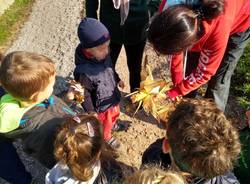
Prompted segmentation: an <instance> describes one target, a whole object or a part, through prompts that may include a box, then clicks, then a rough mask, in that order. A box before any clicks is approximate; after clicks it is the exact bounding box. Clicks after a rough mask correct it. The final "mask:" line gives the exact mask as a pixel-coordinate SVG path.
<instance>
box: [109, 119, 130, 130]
mask: <svg viewBox="0 0 250 184" xmlns="http://www.w3.org/2000/svg"><path fill="white" fill-rule="evenodd" d="M130 124H131V122H127V121H121V122H120V121H119V122H117V123H116V124H115V125H114V126H113V128H112V131H115V132H120V131H126V130H128V128H129V127H130Z"/></svg>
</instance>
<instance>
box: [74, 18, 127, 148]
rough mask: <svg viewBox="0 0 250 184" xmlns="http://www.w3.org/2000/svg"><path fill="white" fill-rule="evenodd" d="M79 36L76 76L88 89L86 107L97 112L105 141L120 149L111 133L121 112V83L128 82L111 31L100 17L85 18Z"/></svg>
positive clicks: (85, 97)
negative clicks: (114, 58)
mask: <svg viewBox="0 0 250 184" xmlns="http://www.w3.org/2000/svg"><path fill="white" fill-rule="evenodd" d="M78 37H79V40H80V42H81V43H80V44H79V45H78V47H77V48H76V52H75V64H76V68H75V71H74V76H75V80H76V81H78V82H80V83H81V84H82V86H83V87H84V89H85V95H84V99H85V101H84V103H83V108H84V109H85V110H86V111H87V112H91V111H94V112H97V114H98V118H99V119H100V120H101V122H102V124H103V131H104V139H105V141H107V142H108V143H109V144H110V145H111V146H112V147H113V148H118V147H119V143H118V141H117V140H116V139H115V138H113V137H112V136H111V129H112V127H113V126H114V125H115V123H116V119H117V118H118V117H119V114H120V109H119V102H120V92H119V89H118V87H117V85H119V87H121V88H124V83H123V81H121V80H120V78H119V76H118V74H117V73H116V72H115V70H114V68H113V66H112V62H111V58H110V55H109V42H110V36H109V32H108V30H107V29H106V28H105V26H104V25H103V24H102V23H101V22H99V21H98V20H96V19H93V18H84V19H83V20H82V21H81V23H80V25H79V27H78Z"/></svg>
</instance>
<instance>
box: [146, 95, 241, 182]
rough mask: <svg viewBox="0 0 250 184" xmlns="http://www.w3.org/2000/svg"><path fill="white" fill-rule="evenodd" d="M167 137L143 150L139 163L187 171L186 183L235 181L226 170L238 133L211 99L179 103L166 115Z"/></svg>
mask: <svg viewBox="0 0 250 184" xmlns="http://www.w3.org/2000/svg"><path fill="white" fill-rule="evenodd" d="M167 138H168V139H166V138H163V139H159V140H157V141H156V142H155V143H153V144H152V145H151V146H150V147H149V148H148V149H147V150H146V151H145V152H144V154H143V158H142V162H143V164H148V163H152V162H153V163H159V164H161V165H162V166H163V167H169V166H170V165H171V167H172V168H175V169H176V170H180V171H182V172H185V173H189V175H190V178H189V180H190V183H197V184H208V183H214V184H221V183H228V184H229V183H233V184H236V183H239V182H238V181H237V179H236V177H235V176H234V174H233V173H232V172H230V171H231V170H232V169H233V167H234V163H235V162H236V160H237V157H238V156H239V153H240V150H241V145H240V141H239V135H238V132H237V130H236V129H235V128H234V127H233V126H232V124H231V123H230V122H229V121H228V120H227V119H226V117H225V115H224V114H223V112H222V111H221V110H219V109H218V107H217V106H216V104H215V103H214V102H211V101H208V100H201V99H200V100H198V99H197V100H191V99H188V100H186V101H184V102H182V103H180V104H179V105H178V106H177V108H176V110H175V111H174V112H173V113H172V114H171V116H170V118H169V121H168V127H167Z"/></svg>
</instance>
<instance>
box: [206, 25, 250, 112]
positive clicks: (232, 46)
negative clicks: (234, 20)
mask: <svg viewBox="0 0 250 184" xmlns="http://www.w3.org/2000/svg"><path fill="white" fill-rule="evenodd" d="M249 38H250V28H248V30H246V31H244V32H241V33H236V34H234V35H232V36H231V37H230V38H229V41H228V45H227V49H226V52H225V54H224V58H223V60H222V62H221V64H220V66H219V68H218V70H217V72H216V74H215V75H214V76H213V77H212V78H211V79H210V81H209V83H208V88H207V91H206V95H205V97H206V98H213V99H214V100H215V103H216V104H217V106H218V107H219V108H220V109H221V110H223V111H224V110H225V107H226V104H227V100H228V95H229V89H230V83H231V77H232V75H233V72H234V69H235V67H236V65H237V62H238V60H239V59H240V57H241V55H242V54H243V51H244V48H245V47H246V45H247V43H248V40H249Z"/></svg>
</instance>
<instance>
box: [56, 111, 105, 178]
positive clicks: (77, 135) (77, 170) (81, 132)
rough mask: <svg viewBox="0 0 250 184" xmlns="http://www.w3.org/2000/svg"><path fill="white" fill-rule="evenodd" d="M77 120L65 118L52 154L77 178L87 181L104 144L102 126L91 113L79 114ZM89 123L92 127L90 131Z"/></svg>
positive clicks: (91, 174)
mask: <svg viewBox="0 0 250 184" xmlns="http://www.w3.org/2000/svg"><path fill="white" fill-rule="evenodd" d="M77 121H79V122H77ZM77 121H76V120H75V118H72V117H69V118H66V122H65V124H63V125H62V127H61V128H60V129H59V131H58V134H57V136H56V140H55V150H54V154H55V157H56V159H57V161H59V162H61V163H64V164H66V165H67V166H68V167H69V169H70V170H71V172H72V174H73V175H74V176H75V177H76V178H77V179H78V180H80V181H88V180H89V179H90V178H91V177H92V176H93V168H92V167H93V165H94V164H95V162H96V161H97V160H99V159H100V158H99V156H100V153H101V151H102V148H103V145H104V143H103V137H102V128H101V127H102V126H101V123H100V122H99V120H98V119H97V118H96V117H95V116H93V115H80V116H79V117H78V118H77ZM89 124H90V125H91V127H93V129H92V130H93V131H94V132H92V133H90V128H89ZM91 134H93V135H91Z"/></svg>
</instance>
